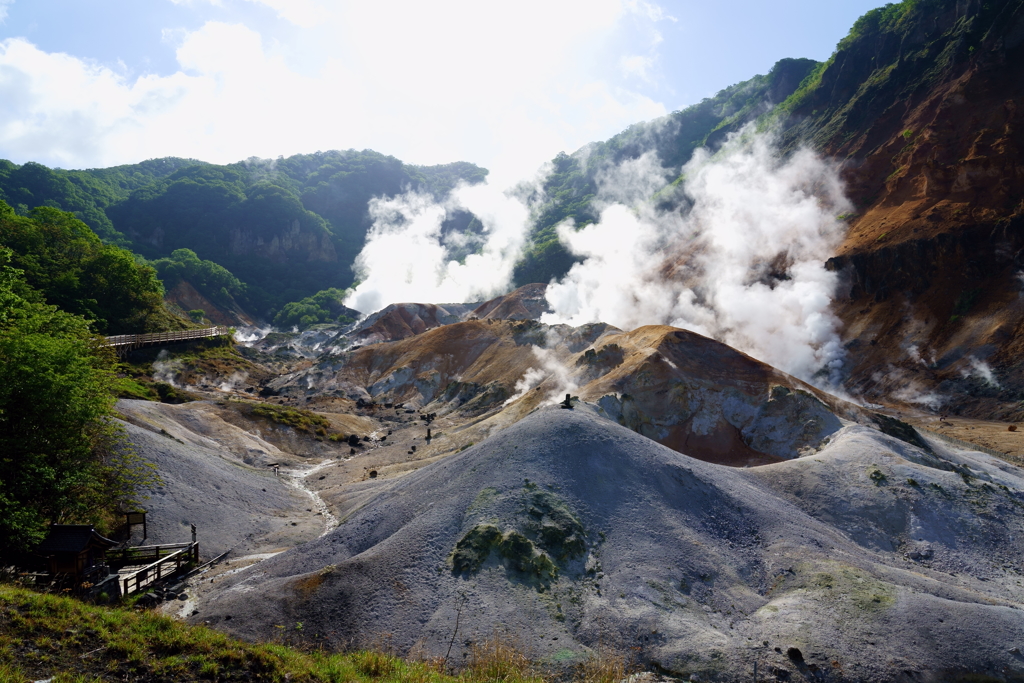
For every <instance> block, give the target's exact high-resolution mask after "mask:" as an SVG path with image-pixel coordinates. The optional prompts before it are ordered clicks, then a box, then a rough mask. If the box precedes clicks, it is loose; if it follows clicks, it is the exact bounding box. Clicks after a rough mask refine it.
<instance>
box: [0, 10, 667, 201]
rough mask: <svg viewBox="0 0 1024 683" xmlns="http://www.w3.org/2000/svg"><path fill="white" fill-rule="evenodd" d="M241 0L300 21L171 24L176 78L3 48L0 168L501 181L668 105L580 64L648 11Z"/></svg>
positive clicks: (11, 43) (14, 44)
mask: <svg viewBox="0 0 1024 683" xmlns="http://www.w3.org/2000/svg"><path fill="white" fill-rule="evenodd" d="M0 1H2V0H0ZM174 1H175V2H191V3H192V4H193V6H195V7H199V6H201V5H203V4H205V3H209V2H211V0H174ZM250 2H261V3H262V4H265V5H267V6H269V7H271V8H272V9H274V10H275V11H277V12H278V13H279V14H280V16H281V17H282V18H283V19H285V20H287V21H289V22H292V23H294V24H296V25H297V26H300V27H302V26H305V27H309V26H314V25H315V26H314V27H313V28H308V29H307V28H298V29H294V30H295V31H297V32H298V34H297V35H298V36H299V39H298V40H297V41H292V42H287V41H282V40H280V39H274V40H269V39H268V38H267V37H266V35H263V34H260V33H258V32H256V31H255V30H253V29H252V28H251V27H250V26H247V25H244V24H241V23H235V24H229V23H222V22H216V21H210V22H208V23H206V24H205V25H203V26H202V27H201V28H199V29H198V30H195V31H191V32H185V31H182V30H181V29H173V28H171V29H168V30H166V31H165V32H164V40H165V41H172V42H173V44H175V45H176V46H177V48H176V49H177V52H176V54H177V59H178V62H179V65H180V71H179V72H178V73H174V74H170V75H166V76H158V75H152V74H150V75H144V76H141V77H138V78H134V77H130V76H128V75H127V74H129V73H132V66H133V65H128V67H129V68H128V69H118V70H114V69H111V68H107V67H105V66H102V65H97V64H94V63H90V62H88V61H86V60H82V59H79V58H76V57H74V56H72V55H67V54H62V53H48V52H45V51H43V50H40V49H39V48H38V47H36V46H35V45H33V44H31V43H30V42H28V41H26V40H25V39H22V38H9V39H6V40H3V41H0V114H2V115H3V116H2V119H0V157H5V158H10V159H12V160H15V161H17V162H19V163H20V162H23V161H27V160H36V161H41V162H43V163H48V164H51V165H61V166H65V167H82V166H100V165H108V164H115V163H129V162H134V161H139V160H141V159H144V158H149V157H158V156H167V155H174V156H192V157H197V158H201V159H205V160H208V161H214V162H229V161H235V160H238V159H244V158H247V157H250V156H253V155H258V156H267V157H276V156H278V155H279V154H285V155H287V154H293V153H299V152H311V151H315V150H318V149H347V148H350V147H355V148H366V147H368V148H373V149H376V150H379V151H382V152H386V153H389V154H394V155H395V156H397V157H399V158H401V159H403V160H404V161H407V162H412V163H444V162H449V161H455V160H458V159H465V160H469V161H474V162H476V163H480V164H481V165H485V166H488V167H490V168H492V170H495V171H497V172H498V173H497V174H496V175H498V176H500V177H499V180H501V181H509V179H510V178H513V177H517V176H518V177H522V176H525V175H529V174H530V173H531V172H532V171H533V170H534V169H535V168H536V167H537V165H538V164H540V163H541V162H542V161H544V160H545V159H550V158H551V157H552V156H553V155H554V154H555V153H556V152H558V151H561V150H568V151H571V150H574V149H576V148H578V147H579V146H581V145H582V144H585V143H586V142H588V141H591V140H596V139H603V138H607V137H608V136H610V135H612V134H614V133H616V132H618V131H619V130H621V129H622V128H624V127H626V126H627V125H629V124H631V123H634V122H636V121H639V120H644V119H650V118H654V117H657V116H660V115H663V114H664V113H666V111H667V110H666V108H665V107H664V106H663V105H662V104H661V103H660V102H657V101H654V100H652V99H651V98H649V97H646V96H644V95H641V94H639V93H638V92H636V91H634V90H631V89H628V88H624V87H623V86H622V85H620V84H617V83H615V82H613V81H610V80H608V79H607V78H605V77H604V76H603V75H602V74H599V73H597V72H596V71H595V67H594V63H595V59H596V57H595V56H596V55H601V54H605V53H606V51H607V50H610V49H612V48H611V47H610V46H612V45H614V44H617V43H616V40H615V39H614V38H615V36H616V35H617V33H616V32H618V31H620V30H624V29H623V28H622V24H623V20H624V18H626V17H630V16H631V17H633V18H634V19H635V18H636V13H637V12H638V11H641V10H642V11H641V14H643V13H646V14H650V11H649V10H648V9H644V8H640V9H639V10H638V9H637V8H638V7H640V6H639V5H631V4H628V3H625V2H624V0H592V1H591V2H586V3H581V2H579V0H572V1H569V0H562V1H560V2H559V1H551V0H547V1H541V0H524V2H521V3H517V4H515V5H507V4H506V5H495V4H492V3H480V2H475V1H473V2H470V1H468V0H447V1H443V2H434V3H423V2H409V1H407V0H403V1H399V0H390V1H387V0H384V1H381V2H372V3H345V4H327V3H316V2H314V1H313V0H306V1H304V2H293V1H291V0H290V1H289V2H287V3H285V2H283V1H281V0H250ZM246 4H247V3H246ZM644 7H646V5H644ZM655 14H656V13H655ZM300 53H301V55H300ZM297 55H300V56H297ZM615 59H617V57H616V58H615ZM643 59H649V57H645V58H643ZM641 66H642V64H640V63H635V64H634V67H636V68H640V67H641ZM499 184H502V183H499Z"/></svg>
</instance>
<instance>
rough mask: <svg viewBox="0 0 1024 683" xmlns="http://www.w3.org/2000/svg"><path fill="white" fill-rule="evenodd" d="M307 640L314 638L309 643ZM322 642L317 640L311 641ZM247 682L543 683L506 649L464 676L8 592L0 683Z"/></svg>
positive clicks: (483, 654) (4, 592)
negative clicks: (252, 639) (118, 682)
mask: <svg viewBox="0 0 1024 683" xmlns="http://www.w3.org/2000/svg"><path fill="white" fill-rule="evenodd" d="M302 635H303V637H304V638H305V637H307V634H302ZM313 635H315V634H313ZM51 676H52V677H54V679H53V680H54V683H77V682H81V683H91V682H92V681H98V680H135V679H140V678H141V679H143V680H168V681H170V680H173V681H176V682H181V681H184V682H191V681H214V680H228V679H231V680H248V681H273V682H276V681H281V682H283V681H290V682H291V683H305V682H307V681H308V682H318V681H324V682H331V683H333V682H335V681H337V682H338V683H341V682H345V683H370V682H374V683H477V682H479V683H483V682H484V681H502V682H503V683H541V681H542V679H541V678H540V677H539V676H537V675H536V674H535V673H533V672H532V670H531V666H530V663H529V662H528V661H527V660H526V658H525V657H523V656H522V655H521V654H519V653H518V652H517V651H515V650H512V649H510V648H509V647H508V646H507V644H506V645H503V644H501V643H487V644H485V645H483V646H481V647H480V648H478V651H477V650H475V651H474V653H473V657H472V658H471V661H470V662H469V664H468V665H467V667H466V669H464V670H463V671H462V672H461V673H460V674H459V675H457V676H455V675H450V674H446V673H444V663H443V662H442V661H440V660H427V661H406V660H403V659H401V658H399V657H396V656H394V655H392V654H389V653H386V652H379V651H377V652H375V651H358V652H349V653H331V652H327V651H325V650H322V649H312V648H309V647H307V648H305V649H298V648H295V647H289V646H287V645H283V644H279V643H269V644H268V643H263V644H253V643H246V642H243V641H240V640H236V639H233V638H230V637H228V636H226V635H224V634H222V633H218V632H216V631H214V630H212V629H209V628H206V627H204V626H188V625H186V624H183V623H181V622H179V621H175V620H174V619H171V618H169V617H165V616H159V615H156V614H154V613H152V612H140V611H136V610H131V609H127V608H123V607H116V608H109V607H99V606H95V605H89V604H86V603H82V602H79V601H77V600H75V599H72V598H69V597H64V596H57V595H46V594H41V593H36V592H34V591H30V590H28V589H25V588H20V587H15V586H10V585H0V683H27V682H28V681H32V680H39V679H43V678H50V677H51Z"/></svg>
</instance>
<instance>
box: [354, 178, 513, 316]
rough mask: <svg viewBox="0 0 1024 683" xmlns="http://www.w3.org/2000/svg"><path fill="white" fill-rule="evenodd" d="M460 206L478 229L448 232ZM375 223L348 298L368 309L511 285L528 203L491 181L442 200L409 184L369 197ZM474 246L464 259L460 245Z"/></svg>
mask: <svg viewBox="0 0 1024 683" xmlns="http://www.w3.org/2000/svg"><path fill="white" fill-rule="evenodd" d="M454 209H463V210H466V211H470V212H472V213H473V214H474V215H475V216H476V217H477V218H478V219H479V220H480V222H481V223H482V231H481V233H480V234H478V235H477V234H458V233H456V234H451V233H449V234H445V233H444V231H443V223H444V220H445V217H446V216H447V215H448V213H449V212H450V211H452V210H454ZM369 211H370V216H371V218H372V219H373V227H371V228H370V232H369V234H368V235H367V238H366V246H365V247H364V248H363V250H362V252H360V254H359V256H358V258H357V259H356V264H355V268H356V273H357V276H358V279H359V280H360V281H361V282H360V283H359V284H358V285H357V286H356V288H355V289H354V290H353V292H352V293H351V294H350V295H349V296H348V298H347V299H346V300H345V305H346V306H350V307H352V308H354V309H356V310H358V311H362V312H364V313H372V312H374V311H377V310H380V309H381V308H383V307H384V306H387V305H388V304H392V303H400V302H430V303H460V302H469V301H480V300H483V299H487V298H491V297H493V296H496V295H498V294H501V293H503V292H505V291H507V290H508V288H509V284H510V283H511V281H512V268H513V266H514V265H515V263H516V260H517V259H518V258H519V255H520V253H521V252H522V248H523V244H524V242H525V239H526V229H527V226H528V218H529V209H528V208H527V207H526V205H524V204H523V203H522V202H521V201H520V200H518V199H516V198H514V197H513V196H512V195H511V194H510V193H506V192H502V191H499V190H496V189H495V188H493V187H491V186H490V185H487V184H482V185H473V186H466V185H462V186H460V187H458V188H456V190H455V191H454V192H452V194H451V195H450V196H449V197H448V198H447V200H446V201H445V202H443V203H439V202H437V201H435V200H434V199H433V197H431V196H429V195H425V194H419V193H416V192H409V193H406V194H404V195H400V196H397V197H394V198H392V199H385V198H376V199H373V200H371V201H370V206H369ZM466 246H474V247H476V253H470V254H468V255H467V256H465V258H464V259H463V260H461V261H459V260H456V259H454V258H452V256H453V253H455V252H456V251H457V250H462V249H465V247H466Z"/></svg>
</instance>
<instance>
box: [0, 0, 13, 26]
mask: <svg viewBox="0 0 1024 683" xmlns="http://www.w3.org/2000/svg"><path fill="white" fill-rule="evenodd" d="M13 4H14V0H0V24H2V23H4V20H5V19H7V11H8V9H9V8H10V6H11V5H13Z"/></svg>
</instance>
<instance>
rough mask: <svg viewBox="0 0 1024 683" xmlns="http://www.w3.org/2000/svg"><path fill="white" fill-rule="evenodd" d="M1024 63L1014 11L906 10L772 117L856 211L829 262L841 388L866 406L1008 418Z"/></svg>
mask: <svg viewBox="0 0 1024 683" xmlns="http://www.w3.org/2000/svg"><path fill="white" fill-rule="evenodd" d="M1022 63H1024V3H1022V2H1020V1H1019V0H1015V1H1011V2H1000V3H982V2H980V1H976V0H967V1H964V0H960V1H957V2H954V1H942V0H940V1H938V2H929V3H916V4H912V3H907V2H904V3H902V4H900V5H891V6H886V7H885V8H881V9H879V10H874V11H873V12H871V13H869V14H868V15H865V17H863V18H862V19H861V20H860V21H858V23H857V25H856V26H855V27H854V29H853V31H851V34H850V36H849V37H848V38H846V39H844V41H842V42H841V43H840V45H839V48H838V49H837V52H836V53H835V55H833V57H832V59H830V60H829V62H827V63H826V65H825V66H824V67H823V68H822V69H821V70H820V71H819V72H818V73H817V74H815V75H813V76H812V77H811V78H810V79H809V81H808V82H805V86H807V87H805V88H804V89H803V90H802V92H798V93H797V95H795V96H794V97H792V98H790V100H789V101H787V103H786V104H785V105H784V106H783V109H788V111H789V112H790V113H791V115H792V118H791V119H790V121H791V124H790V126H789V128H788V129H787V130H786V131H785V132H784V133H783V138H784V140H786V142H787V143H788V144H790V145H795V144H797V142H798V141H804V142H806V141H810V142H811V143H812V144H813V145H814V146H815V147H816V148H817V149H819V150H820V151H822V152H824V153H826V154H828V155H830V156H832V157H834V158H837V159H839V160H841V161H842V162H843V163H844V177H845V180H846V182H847V188H848V193H849V195H850V197H851V199H852V200H853V201H854V204H855V206H856V207H857V211H856V213H855V215H853V216H851V217H850V221H849V232H848V234H847V237H846V239H845V241H844V242H843V244H842V245H841V246H840V247H839V249H838V250H837V253H836V255H835V257H834V258H832V259H831V260H830V261H829V267H830V268H831V269H833V270H836V271H839V272H841V273H843V275H844V280H845V282H846V291H845V292H844V295H845V296H844V297H843V299H842V301H841V302H840V304H839V307H838V309H839V310H838V313H839V314H840V316H841V317H842V319H843V320H844V322H845V323H846V343H847V349H848V352H849V354H850V367H849V370H850V376H851V378H852V380H851V388H852V389H854V390H855V391H859V392H863V393H864V394H865V395H866V396H867V397H869V398H870V399H872V400H879V399H881V398H883V397H885V396H886V395H888V394H890V393H891V392H894V391H895V392H897V393H900V392H902V396H903V398H904V399H907V398H910V399H912V400H913V401H915V402H918V403H920V404H922V405H927V406H929V407H932V408H940V409H941V408H942V407H945V409H948V410H951V411H953V412H966V413H969V414H975V415H979V416H980V415H990V414H991V413H992V412H993V411H995V412H997V413H999V414H1000V416H1001V417H1004V418H1007V417H1009V418H1010V419H1017V417H1018V413H1019V412H1020V411H1019V409H1018V407H1017V405H1016V402H1017V401H1018V400H1019V399H1020V398H1021V397H1024V394H1022V395H1021V396H1018V394H1019V393H1020V389H1021V388H1024V384H1022V383H1021V381H1020V379H1021V371H1020V369H1019V368H1017V367H1016V363H1017V361H1016V360H1015V358H1014V357H1013V355H1012V354H1011V352H1010V349H1012V348H1017V347H1018V346H1020V345H1021V343H1022V342H1021V341H1019V340H1018V327H1019V326H1018V324H1017V321H1019V319H1020V314H1021V312H1022V311H1021V310H1019V305H1018V300H1019V298H1020V291H1021V280H1020V277H1019V276H1018V273H1020V272H1021V270H1022V265H1024V264H1022V262H1021V249H1022V247H1024V236H1022V227H1024V161H1022V155H1021V149H1022V148H1024V128H1022V126H1021V123H1022V115H1024V111H1022V108H1021V103H1022V98H1024V71H1022V70H1021V69H1020V66H1019V65H1020V64H1022ZM815 79H818V82H817V83H815V82H814V80H815ZM910 387H914V388H913V389H911V388H910Z"/></svg>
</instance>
